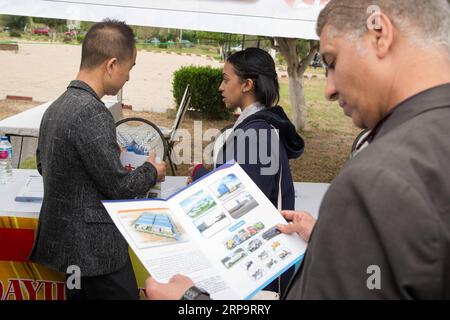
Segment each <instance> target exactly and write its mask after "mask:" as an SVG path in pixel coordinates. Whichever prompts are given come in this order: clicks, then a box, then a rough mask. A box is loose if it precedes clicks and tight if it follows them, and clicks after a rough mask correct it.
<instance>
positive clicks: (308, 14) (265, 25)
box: [0, 0, 329, 39]
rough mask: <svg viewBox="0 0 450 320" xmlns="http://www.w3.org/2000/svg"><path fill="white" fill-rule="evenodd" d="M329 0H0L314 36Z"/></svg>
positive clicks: (69, 13)
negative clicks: (321, 12)
mask: <svg viewBox="0 0 450 320" xmlns="http://www.w3.org/2000/svg"><path fill="white" fill-rule="evenodd" d="M328 1H329V0H133V1H129V0H2V1H0V13H1V14H12V15H22V16H34V17H47V18H59V19H69V20H85V21H101V20H102V19H104V18H106V17H109V18H116V19H120V20H124V21H126V22H127V23H128V24H132V25H140V26H152V27H161V28H176V29H190V30H202V31H213V32H227V33H237V34H249V35H260V36H270V37H275V36H277V37H287V38H302V39H317V35H316V33H315V25H316V20H317V16H318V14H319V12H320V9H321V8H322V7H323V6H324V5H325V4H326V3H327V2H328Z"/></svg>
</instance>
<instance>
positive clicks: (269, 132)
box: [192, 48, 304, 294]
mask: <svg viewBox="0 0 450 320" xmlns="http://www.w3.org/2000/svg"><path fill="white" fill-rule="evenodd" d="M219 90H220V92H221V93H222V96H223V100H224V102H225V105H226V106H227V108H233V109H234V108H238V107H240V108H241V110H242V113H241V115H240V116H239V118H238V119H237V121H236V123H235V124H234V126H233V132H232V133H231V135H229V137H228V138H227V139H226V142H225V143H224V145H223V146H222V147H221V148H220V152H219V153H218V156H217V158H216V159H215V167H218V166H220V165H221V164H223V163H225V162H228V161H230V160H234V161H236V162H238V163H239V165H240V166H241V167H242V168H243V169H244V171H245V172H246V173H247V174H248V175H249V176H250V178H252V180H253V181H254V182H255V184H256V185H257V186H258V187H259V188H260V189H261V190H262V191H263V192H264V194H265V195H266V196H267V197H268V198H269V200H270V201H271V202H272V203H273V205H274V206H275V207H276V208H278V209H279V210H294V207H295V192H294V184H293V180H292V175H291V170H290V167H289V160H290V159H296V158H298V157H299V156H300V155H301V154H302V153H303V150H304V142H303V139H302V138H301V137H300V136H299V135H298V133H297V132H296V129H295V126H294V125H293V124H292V123H291V122H290V120H289V119H288V117H287V116H286V114H285V112H284V110H283V108H282V107H280V106H278V105H277V103H278V101H279V84H278V76H277V73H276V70H275V63H274V61H273V59H272V57H271V56H270V55H269V54H268V53H267V52H266V51H264V50H262V49H258V48H248V49H246V50H243V51H240V52H237V53H235V54H233V55H231V56H230V57H229V58H228V60H227V61H226V63H225V66H224V69H223V81H222V83H221V85H220V88H219ZM274 129H276V130H274ZM206 173H208V170H206V169H205V168H204V167H203V165H196V166H195V167H194V168H193V170H192V180H194V181H195V180H197V179H199V178H200V177H202V176H204V175H205V174H206ZM292 274H293V268H291V269H289V270H288V271H286V272H285V273H284V274H283V276H282V277H281V281H278V280H276V281H274V282H273V283H271V284H270V285H269V286H268V287H266V288H265V290H269V291H274V292H277V293H281V294H282V293H283V291H284V289H285V288H286V286H287V284H288V281H289V279H290V277H291V276H292Z"/></svg>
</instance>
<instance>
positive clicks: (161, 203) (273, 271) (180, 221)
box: [103, 164, 306, 299]
mask: <svg viewBox="0 0 450 320" xmlns="http://www.w3.org/2000/svg"><path fill="white" fill-rule="evenodd" d="M103 205H104V206H105V208H106V209H107V211H108V213H109V215H110V216H111V218H112V220H113V221H114V223H115V224H116V226H117V228H118V229H119V230H120V232H121V233H122V235H123V236H124V237H125V239H126V240H127V242H128V243H129V245H130V246H131V248H132V249H133V250H134V252H135V253H136V255H137V257H138V258H139V259H140V260H141V262H142V263H143V265H144V266H145V268H146V269H147V270H148V271H149V273H150V274H151V276H152V277H154V278H155V279H156V280H158V281H162V282H168V280H169V279H170V278H171V277H172V276H173V275H175V274H183V275H186V276H188V277H190V278H191V279H192V280H193V281H194V283H195V284H196V285H197V286H198V287H201V288H203V289H205V290H207V291H208V292H209V293H210V294H211V297H212V298H213V299H250V298H251V297H252V296H254V295H255V294H256V293H257V292H258V291H260V290H261V289H263V288H264V287H265V286H266V285H268V284H269V283H270V282H272V281H273V280H274V279H276V278H277V277H278V276H279V275H280V274H281V273H282V272H284V271H285V270H287V269H288V268H289V267H291V266H292V265H294V264H295V263H296V262H298V261H299V260H300V259H301V258H302V257H303V254H304V252H305V249H306V243H305V242H304V241H303V240H301V239H300V238H299V237H298V236H297V235H296V234H294V235H285V234H280V232H279V231H278V230H277V229H276V228H275V225H277V224H279V223H286V221H285V220H284V218H283V217H282V216H281V214H280V213H279V212H278V210H277V209H276V208H275V207H274V206H273V205H272V203H271V202H270V201H269V200H268V199H267V198H266V196H265V195H264V194H263V193H262V192H261V190H259V188H258V187H257V186H256V185H255V183H254V182H253V181H252V180H251V179H250V178H249V177H248V175H247V174H246V173H245V171H244V170H242V168H241V167H240V166H239V164H225V165H223V166H221V167H220V168H218V169H217V170H215V171H213V172H212V173H211V174H209V175H207V176H206V177H204V178H203V179H201V180H199V181H197V182H196V183H194V184H192V185H189V186H188V187H186V188H185V189H183V190H181V191H180V192H178V193H176V194H175V195H173V196H171V197H170V198H168V199H167V200H159V199H145V200H144V199H139V200H128V201H103Z"/></svg>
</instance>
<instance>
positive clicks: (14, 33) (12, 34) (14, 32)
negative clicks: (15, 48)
mask: <svg viewBox="0 0 450 320" xmlns="http://www.w3.org/2000/svg"><path fill="white" fill-rule="evenodd" d="M9 36H10V37H11V38H21V37H22V33H21V32H20V31H19V30H15V29H13V30H11V31H10V33H9Z"/></svg>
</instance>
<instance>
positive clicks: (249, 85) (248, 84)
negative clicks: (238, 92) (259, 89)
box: [242, 79, 255, 93]
mask: <svg viewBox="0 0 450 320" xmlns="http://www.w3.org/2000/svg"><path fill="white" fill-rule="evenodd" d="M253 89H255V82H254V81H253V80H252V79H245V81H244V83H243V84H242V92H243V93H245V92H251V91H253Z"/></svg>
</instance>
